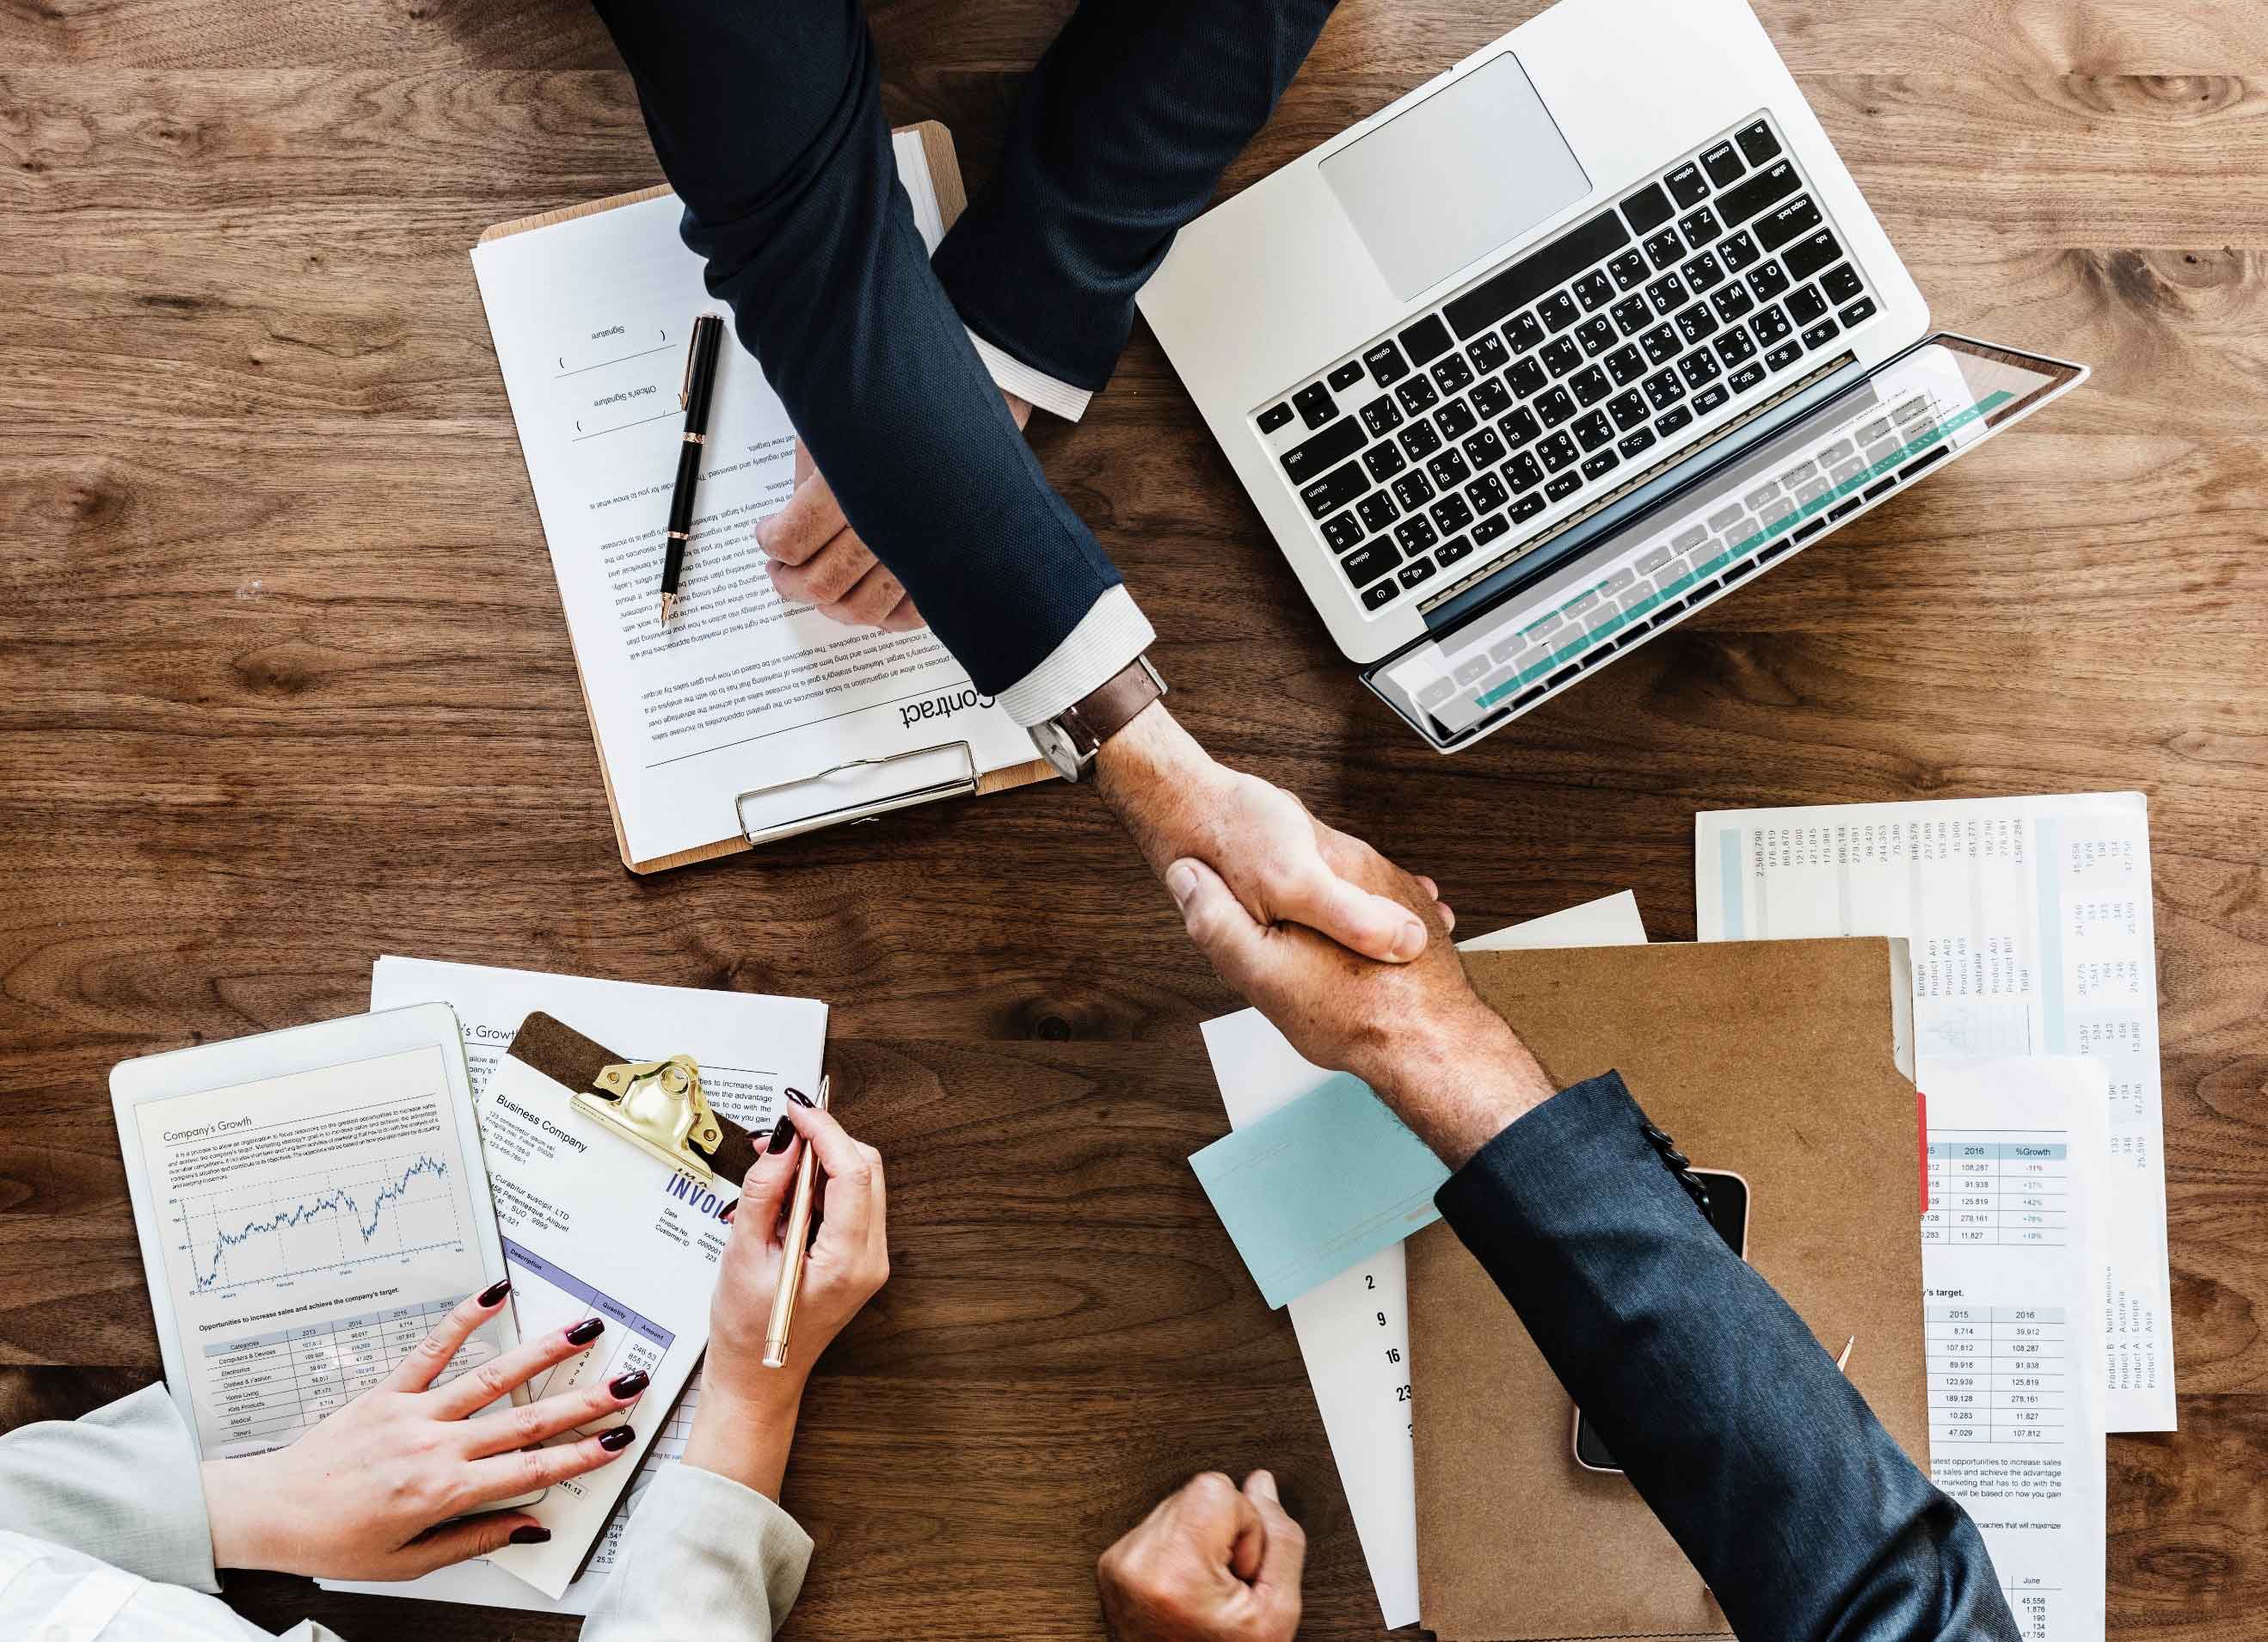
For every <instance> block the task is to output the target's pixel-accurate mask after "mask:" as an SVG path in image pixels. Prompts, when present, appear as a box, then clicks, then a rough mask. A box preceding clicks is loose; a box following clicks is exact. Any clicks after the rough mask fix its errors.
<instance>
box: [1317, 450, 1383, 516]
mask: <svg viewBox="0 0 2268 1642" xmlns="http://www.w3.org/2000/svg"><path fill="white" fill-rule="evenodd" d="M1369 489H1370V480H1369V479H1368V478H1367V477H1366V476H1365V475H1364V473H1363V471H1362V468H1361V466H1360V464H1359V463H1356V462H1349V463H1348V464H1347V465H1346V466H1345V467H1344V468H1334V469H1333V470H1332V471H1331V472H1329V473H1327V474H1325V475H1323V476H1322V478H1320V479H1318V480H1316V481H1314V482H1313V483H1312V484H1310V485H1308V486H1307V488H1306V489H1305V490H1301V491H1300V500H1301V501H1302V502H1305V503H1306V504H1307V517H1308V518H1310V519H1321V518H1322V516H1323V515H1324V514H1326V513H1336V512H1338V511H1339V509H1341V508H1343V507H1344V506H1345V505H1346V504H1348V503H1349V502H1351V501H1353V500H1354V499H1355V497H1359V496H1360V495H1361V494H1362V493H1363V492H1364V491H1366V490H1369Z"/></svg>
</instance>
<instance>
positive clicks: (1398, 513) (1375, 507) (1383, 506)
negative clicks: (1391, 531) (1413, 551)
mask: <svg viewBox="0 0 2268 1642" xmlns="http://www.w3.org/2000/svg"><path fill="white" fill-rule="evenodd" d="M1354 511H1355V513H1356V515H1357V517H1359V519H1361V520H1362V527H1363V528H1364V529H1365V530H1367V531H1369V532H1371V533H1372V534H1377V533H1378V532H1379V531H1381V530H1383V529H1385V528H1386V527H1387V526H1388V525H1390V524H1392V523H1393V522H1394V521H1395V519H1399V518H1401V517H1402V510H1401V509H1400V508H1398V507H1396V506H1395V505H1394V498H1393V497H1390V496H1388V495H1387V494H1386V492H1385V491H1383V490H1374V491H1373V492H1372V493H1371V494H1370V495H1368V496H1366V497H1363V498H1362V500H1361V501H1359V502H1357V503H1356V504H1354Z"/></svg>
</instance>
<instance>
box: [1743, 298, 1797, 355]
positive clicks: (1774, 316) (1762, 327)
mask: <svg viewBox="0 0 2268 1642" xmlns="http://www.w3.org/2000/svg"><path fill="white" fill-rule="evenodd" d="M1749 329H1750V330H1752V331H1754V332H1755V333H1756V340H1757V341H1758V342H1762V343H1763V344H1764V346H1765V347H1767V348H1769V347H1771V345H1772V344H1773V343H1774V342H1778V341H1779V340H1780V338H1782V337H1783V336H1789V335H1793V334H1794V331H1795V327H1794V326H1793V325H1790V324H1789V323H1788V322H1787V315H1786V313H1782V312H1781V311H1780V309H1779V306H1778V305H1777V304H1774V305H1773V306H1771V307H1769V308H1766V309H1765V310H1764V312H1763V313H1759V314H1757V315H1756V318H1754V319H1753V320H1749Z"/></svg>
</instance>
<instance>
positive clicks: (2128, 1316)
mask: <svg viewBox="0 0 2268 1642" xmlns="http://www.w3.org/2000/svg"><path fill="white" fill-rule="evenodd" d="M1694 844H1695V853H1694V899H1695V902H1696V907H1697V912H1698V915H1699V920H1700V932H1701V939H1703V940H1773V939H1801V938H1807V937H1815V936H1833V935H1903V936H1906V937H1908V938H1909V939H1911V941H1912V943H1913V970H1914V1029H1915V1035H1916V1039H1917V1041H1918V1046H1919V1049H1920V1053H1921V1054H1922V1055H1923V1056H1925V1057H1950V1056H1979V1055H2026V1054H2046V1055H2085V1056H2092V1057H2095V1058H2097V1059H2099V1060H2101V1061H2102V1062H2103V1064H2105V1065H2106V1066H2107V1067H2108V1068H2109V1070H2110V1189H2109V1193H2108V1197H2107V1205H2106V1212H2107V1214H2108V1216H2109V1219H2110V1237H2109V1239H2108V1242H2107V1250H2108V1253H2107V1258H2108V1260H2109V1272H2108V1284H2107V1287H2106V1288H2105V1289H2104V1291H2103V1292H2104V1299H2103V1306H2104V1319H2103V1329H2104V1335H2105V1338H2106V1339H2107V1341H2108V1343H2109V1353H2110V1355H2109V1362H2110V1369H2109V1374H2110V1380H2109V1386H2108V1388H2107V1391H2106V1410H2107V1424H2108V1425H2109V1428H2110V1430H2112V1431H2171V1430H2173V1429H2174V1342H2173V1296H2172V1287H2171V1283H2170V1278H2169V1270H2168V1267H2167V1260H2166V1170H2165V1157H2164V1138H2165V1137H2164V1121H2163V1117H2162V1095H2161V1084H2160V1077H2159V1065H2158V983H2157V975H2158V967H2157V954H2156V945H2155V939H2154V929H2153V924H2152V918H2151V902H2150V836H2149V815H2148V811H2147V806H2146V804H2145V801H2144V799H2143V797H2142V795H2141V794H2140V793H2139V792H2103V793H2084V794H2079V795H2075V796H2069V797H2053V798H2049V797H2042V798H2006V799H1948V800H1940V801H1936V802H1924V803H1914V804H1851V805H1835V806H1822V807H1817V808H1804V809H1778V810H1722V811H1714V812H1704V813H1703V814H1700V815H1698V816H1697V817H1696V818H1695V839H1694Z"/></svg>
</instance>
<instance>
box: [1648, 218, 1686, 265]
mask: <svg viewBox="0 0 2268 1642" xmlns="http://www.w3.org/2000/svg"><path fill="white" fill-rule="evenodd" d="M1646 260H1647V261H1650V262H1652V263H1653V265H1654V267H1656V268H1674V267H1675V266H1676V265H1677V264H1678V263H1680V262H1682V261H1684V260H1685V241H1683V239H1679V238H1678V237H1677V231H1676V230H1675V229H1674V228H1665V229H1663V230H1662V231H1661V232H1660V233H1658V234H1655V235H1653V237H1652V238H1650V239H1647V240H1646Z"/></svg>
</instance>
